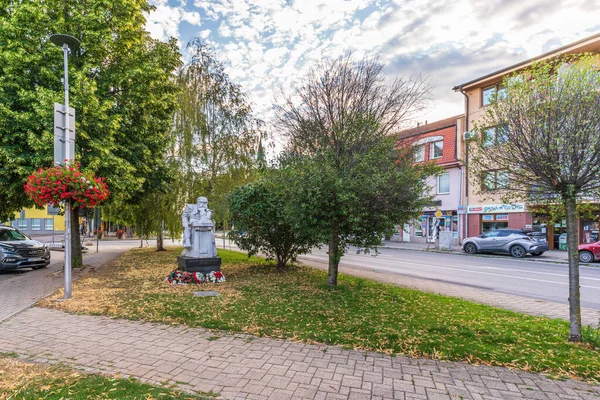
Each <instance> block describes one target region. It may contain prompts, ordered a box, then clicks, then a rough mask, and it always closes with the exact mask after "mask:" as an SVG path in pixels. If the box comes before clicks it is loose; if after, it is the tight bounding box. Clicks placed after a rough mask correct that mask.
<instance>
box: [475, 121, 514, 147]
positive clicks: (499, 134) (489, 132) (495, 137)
mask: <svg viewBox="0 0 600 400" xmlns="http://www.w3.org/2000/svg"><path fill="white" fill-rule="evenodd" d="M481 140H482V141H483V146H484V147H490V146H497V145H500V144H504V143H506V142H508V128H507V127H506V126H505V125H498V126H493V127H491V128H487V129H484V130H483V132H481Z"/></svg>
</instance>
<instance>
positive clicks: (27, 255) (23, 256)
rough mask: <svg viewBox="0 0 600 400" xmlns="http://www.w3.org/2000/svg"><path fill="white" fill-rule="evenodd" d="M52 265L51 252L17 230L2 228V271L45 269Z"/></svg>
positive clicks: (0, 253)
mask: <svg viewBox="0 0 600 400" xmlns="http://www.w3.org/2000/svg"><path fill="white" fill-rule="evenodd" d="M48 264H50V250H49V249H48V247H47V246H46V245H44V244H43V243H41V242H38V241H37V240H32V239H31V238H29V237H28V236H26V235H24V234H23V233H21V232H19V231H18V230H17V229H14V228H11V227H8V226H0V271H1V270H11V269H20V268H33V269H38V268H44V267H47V266H48Z"/></svg>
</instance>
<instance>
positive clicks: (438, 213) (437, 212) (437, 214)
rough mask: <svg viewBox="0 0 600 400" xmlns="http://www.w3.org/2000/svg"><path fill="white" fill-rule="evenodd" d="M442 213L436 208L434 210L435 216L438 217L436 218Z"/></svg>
mask: <svg viewBox="0 0 600 400" xmlns="http://www.w3.org/2000/svg"><path fill="white" fill-rule="evenodd" d="M442 215H443V214H442V212H441V211H440V210H437V211H436V212H435V216H436V217H438V218H440V217H441V216H442Z"/></svg>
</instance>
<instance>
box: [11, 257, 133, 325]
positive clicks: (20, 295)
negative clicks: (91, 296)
mask: <svg viewBox="0 0 600 400" xmlns="http://www.w3.org/2000/svg"><path fill="white" fill-rule="evenodd" d="M127 250H129V249H127V248H109V247H107V248H103V249H102V251H101V252H100V253H89V254H84V258H83V260H84V263H85V265H87V266H89V267H99V266H102V265H104V264H106V263H107V262H109V261H111V260H113V259H115V258H117V257H118V256H120V255H121V254H123V253H124V252H125V251H127ZM63 254H64V253H56V252H52V254H51V257H52V260H56V261H53V262H52V263H51V264H50V265H49V266H48V267H47V268H42V269H38V270H35V271H29V272H25V273H22V274H19V275H16V276H13V277H11V278H9V279H5V280H2V281H0V321H4V320H5V319H7V318H10V317H11V316H13V315H15V314H17V313H19V312H21V311H23V310H25V309H27V308H28V307H31V306H32V305H33V304H35V303H36V302H37V301H38V300H40V299H42V298H43V297H45V296H48V295H49V294H51V293H53V292H54V291H56V290H58V289H59V288H61V287H63V285H64V274H63V272H62V270H63V265H64V261H63V260H64V256H63ZM57 259H59V260H57ZM87 271H89V269H88V270H87ZM87 271H86V270H85V269H84V270H83V271H77V270H75V271H73V281H75V280H76V279H77V278H78V277H79V276H81V275H82V273H83V274H85V273H87Z"/></svg>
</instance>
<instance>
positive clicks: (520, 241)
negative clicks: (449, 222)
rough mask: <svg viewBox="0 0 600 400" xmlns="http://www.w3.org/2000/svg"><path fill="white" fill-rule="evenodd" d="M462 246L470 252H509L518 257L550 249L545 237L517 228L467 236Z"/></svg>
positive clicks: (533, 254) (538, 254) (537, 254)
mask: <svg viewBox="0 0 600 400" xmlns="http://www.w3.org/2000/svg"><path fill="white" fill-rule="evenodd" d="M462 248H463V251H464V252H465V253H468V254H475V253H508V254H510V255H511V256H513V257H516V258H521V257H524V256H525V255H526V254H527V253H529V254H531V255H532V256H541V255H542V254H544V252H545V251H548V250H549V249H550V248H549V247H548V243H547V242H546V240H545V239H544V238H543V237H538V236H535V235H532V234H531V232H526V231H523V230H516V229H498V230H492V231H489V232H487V233H485V234H482V235H479V236H474V237H470V238H467V239H465V240H464V241H463V246H462Z"/></svg>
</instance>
